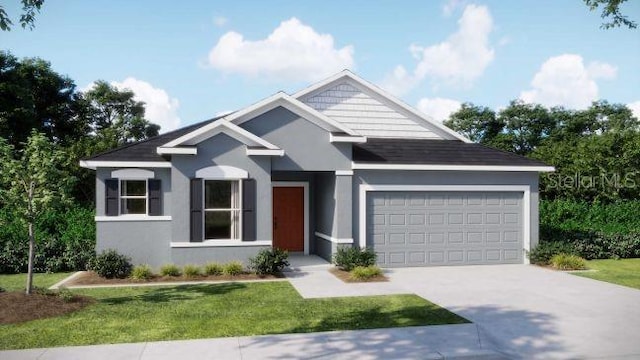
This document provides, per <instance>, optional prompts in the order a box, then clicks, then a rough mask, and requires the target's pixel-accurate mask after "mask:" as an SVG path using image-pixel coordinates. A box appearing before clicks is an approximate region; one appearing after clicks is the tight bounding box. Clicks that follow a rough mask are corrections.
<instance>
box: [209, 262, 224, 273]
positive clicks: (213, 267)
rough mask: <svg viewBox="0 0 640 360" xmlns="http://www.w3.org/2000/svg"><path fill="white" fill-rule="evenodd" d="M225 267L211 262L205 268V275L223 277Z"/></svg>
mask: <svg viewBox="0 0 640 360" xmlns="http://www.w3.org/2000/svg"><path fill="white" fill-rule="evenodd" d="M222 270H223V266H222V264H218V263H215V262H210V263H208V264H206V265H205V266H204V273H205V274H207V275H222Z"/></svg>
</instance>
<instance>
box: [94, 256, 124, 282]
mask: <svg viewBox="0 0 640 360" xmlns="http://www.w3.org/2000/svg"><path fill="white" fill-rule="evenodd" d="M132 268H133V265H131V259H130V258H129V257H127V256H125V255H122V254H118V252H117V251H115V250H113V249H109V250H105V251H103V252H102V253H100V254H99V255H97V256H96V257H95V259H94V260H93V261H92V263H91V270H93V271H95V272H96V273H98V275H100V276H102V277H104V278H107V279H113V278H118V279H123V278H126V277H127V276H129V275H130V274H131V269H132Z"/></svg>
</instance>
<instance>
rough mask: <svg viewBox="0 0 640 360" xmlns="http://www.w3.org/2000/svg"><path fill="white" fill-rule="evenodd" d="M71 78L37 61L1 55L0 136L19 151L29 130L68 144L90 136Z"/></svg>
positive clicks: (40, 60)
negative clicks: (87, 135)
mask: <svg viewBox="0 0 640 360" xmlns="http://www.w3.org/2000/svg"><path fill="white" fill-rule="evenodd" d="M75 89H76V85H75V84H74V82H73V80H71V79H70V78H68V77H66V76H63V75H60V74H58V73H57V72H55V71H53V70H52V69H51V64H49V63H48V62H46V61H44V60H42V59H38V58H25V59H21V60H19V59H18V58H16V57H15V56H13V55H11V54H10V53H9V52H4V51H0V136H1V137H3V138H5V139H7V141H8V142H9V144H11V145H13V146H14V148H16V149H20V147H21V146H22V144H24V143H25V142H26V140H27V137H28V136H29V134H30V133H31V130H32V129H35V130H37V131H38V132H41V133H44V134H45V135H46V136H47V137H48V138H49V139H50V140H52V141H54V142H56V143H60V144H70V143H73V142H74V141H76V140H77V139H79V138H80V137H82V136H85V135H86V134H87V133H88V132H89V128H88V124H87V121H88V119H87V118H86V117H80V116H77V114H78V113H79V112H81V110H82V109H80V108H79V106H81V105H82V104H80V103H79V102H78V101H77V99H76V97H77V94H76V92H75Z"/></svg>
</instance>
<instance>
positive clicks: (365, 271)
mask: <svg viewBox="0 0 640 360" xmlns="http://www.w3.org/2000/svg"><path fill="white" fill-rule="evenodd" d="M349 273H350V277H351V278H352V279H353V280H360V281H366V280H370V279H372V278H374V277H377V276H382V269H380V268H379V267H377V266H375V265H370V266H356V267H354V268H353V269H352V270H351V271H350V272H349Z"/></svg>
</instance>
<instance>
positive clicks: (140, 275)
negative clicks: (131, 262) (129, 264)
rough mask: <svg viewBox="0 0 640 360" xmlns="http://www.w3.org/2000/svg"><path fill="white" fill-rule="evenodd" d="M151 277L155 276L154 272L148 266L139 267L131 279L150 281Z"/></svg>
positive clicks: (135, 268)
mask: <svg viewBox="0 0 640 360" xmlns="http://www.w3.org/2000/svg"><path fill="white" fill-rule="evenodd" d="M151 276H153V271H151V267H150V266H149V265H147V264H143V265H138V266H136V267H134V268H133V271H131V278H132V279H133V280H149V279H151Z"/></svg>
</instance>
